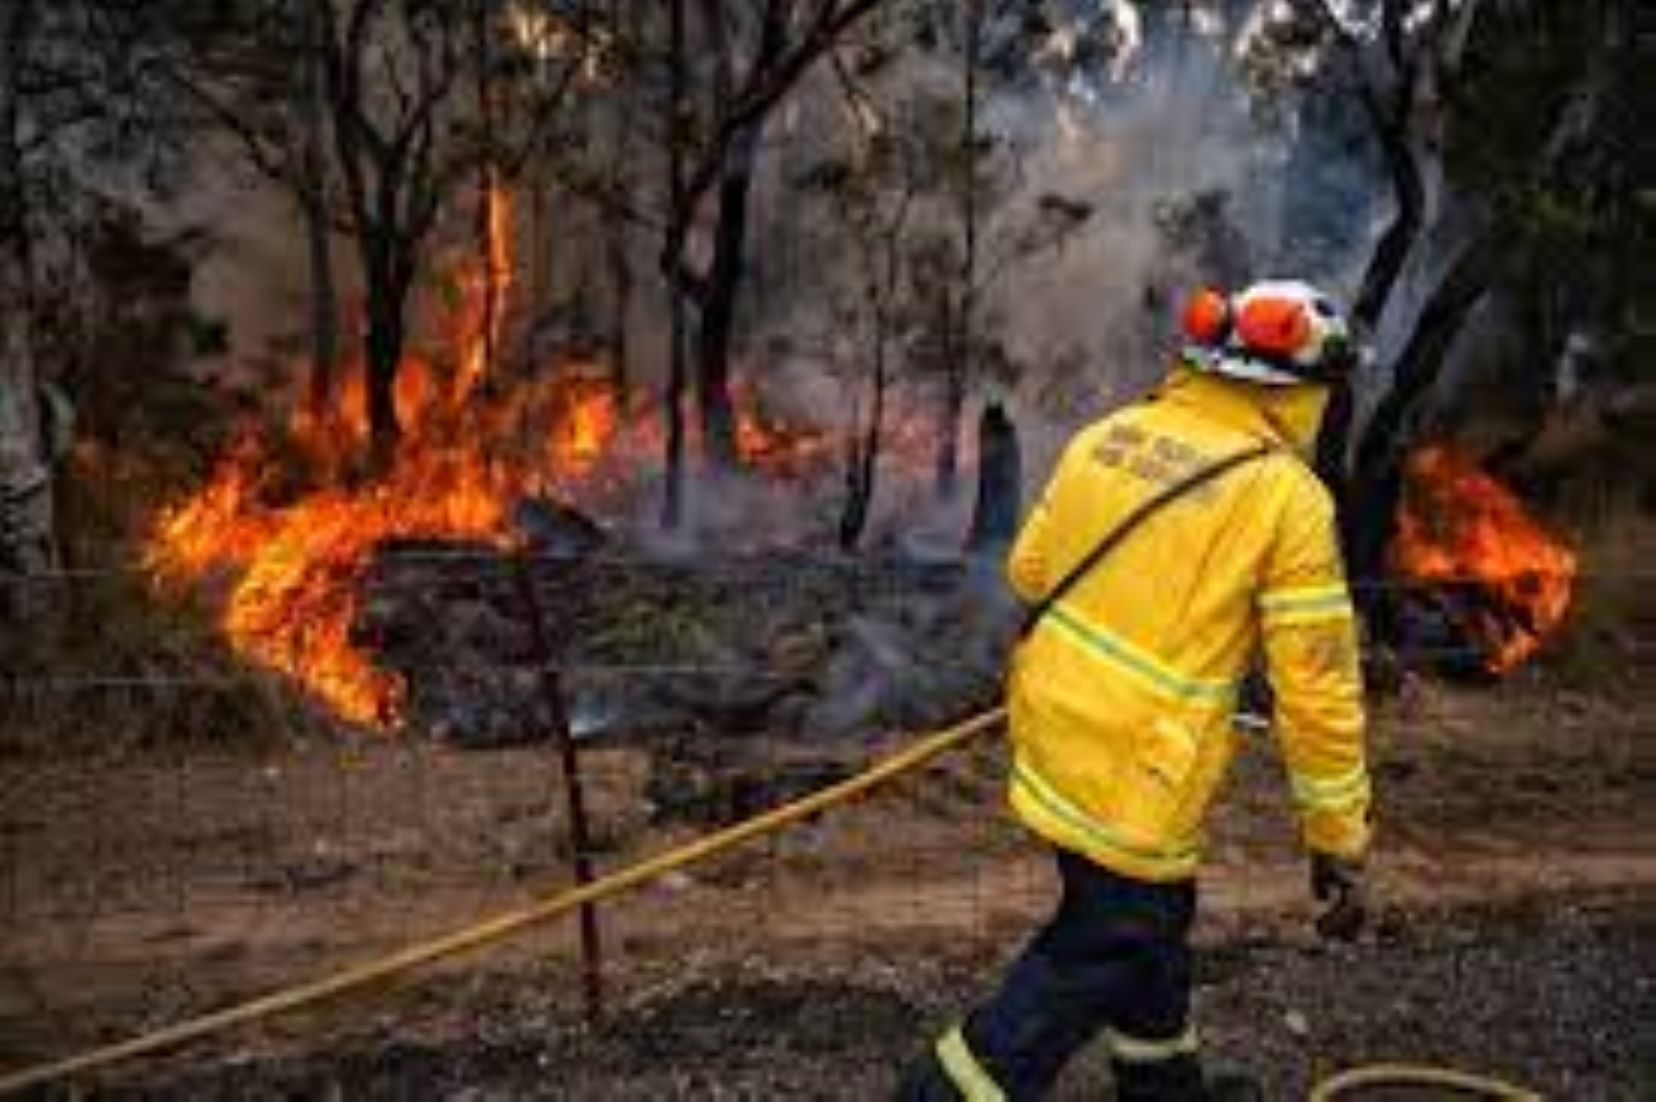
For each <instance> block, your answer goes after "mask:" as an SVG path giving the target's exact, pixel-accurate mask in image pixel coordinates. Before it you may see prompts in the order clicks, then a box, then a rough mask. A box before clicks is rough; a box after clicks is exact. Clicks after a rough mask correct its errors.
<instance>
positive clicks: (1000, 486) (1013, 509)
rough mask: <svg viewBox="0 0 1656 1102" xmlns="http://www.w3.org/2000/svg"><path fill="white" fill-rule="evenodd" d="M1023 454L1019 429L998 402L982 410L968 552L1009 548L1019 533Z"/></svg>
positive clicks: (990, 551) (967, 542) (967, 543)
mask: <svg viewBox="0 0 1656 1102" xmlns="http://www.w3.org/2000/svg"><path fill="white" fill-rule="evenodd" d="M1022 498H1023V452H1022V450H1021V449H1020V448H1019V446H1018V430H1017V427H1016V426H1015V425H1014V424H1013V423H1012V418H1010V417H1008V416H1007V415H1006V410H1005V409H1004V408H1003V407H1002V406H1001V404H1000V403H999V402H990V403H988V404H987V405H985V406H984V407H983V414H982V416H980V417H979V418H978V484H977V501H976V503H975V504H974V506H973V508H972V527H971V530H970V533H969V534H968V536H967V537H966V549H967V550H968V551H971V552H974V553H979V554H981V553H985V552H989V553H993V552H995V551H998V550H1000V549H1004V548H1005V547H1007V546H1010V544H1011V543H1012V540H1013V538H1014V537H1015V536H1016V535H1017V534H1018V516H1019V513H1020V509H1021V507H1022V504H1023V501H1022Z"/></svg>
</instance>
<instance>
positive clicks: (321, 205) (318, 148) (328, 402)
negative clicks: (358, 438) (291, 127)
mask: <svg viewBox="0 0 1656 1102" xmlns="http://www.w3.org/2000/svg"><path fill="white" fill-rule="evenodd" d="M296 7H297V8H298V13H297V14H298V19H299V28H300V34H301V35H302V37H303V41H304V44H305V45H304V49H305V56H304V57H302V58H301V59H300V61H299V71H300V91H299V122H300V126H301V128H302V130H303V133H302V135H301V138H300V142H301V145H300V153H299V181H298V183H299V187H298V192H299V208H300V214H301V216H302V217H303V218H304V222H305V258H306V262H307V265H308V269H309V273H310V287H309V292H310V337H311V371H310V387H309V389H308V395H307V400H308V402H309V405H310V412H311V416H312V418H313V419H315V420H316V421H317V422H318V423H321V422H322V421H324V420H326V419H327V418H329V417H330V416H331V415H332V411H333V391H334V376H335V375H336V374H337V370H338V365H339V292H338V288H337V285H336V283H335V280H334V269H333V251H332V247H331V246H332V235H331V233H330V230H329V226H328V183H327V167H326V165H327V162H326V159H325V154H324V144H323V143H324V140H325V135H324V129H323V128H324V122H323V119H324V112H325V111H326V108H327V105H326V102H325V100H324V97H323V89H322V67H321V50H320V45H319V41H318V37H317V36H318V35H319V34H320V31H321V28H320V26H319V25H318V20H317V18H316V10H315V7H314V6H313V4H312V0H299V2H298V4H297V5H296Z"/></svg>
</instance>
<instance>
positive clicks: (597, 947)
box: [512, 548, 604, 1025]
mask: <svg viewBox="0 0 1656 1102" xmlns="http://www.w3.org/2000/svg"><path fill="white" fill-rule="evenodd" d="M531 561H532V560H531V557H530V556H529V554H528V553H527V552H526V551H525V550H523V549H521V548H520V549H519V550H518V551H517V552H516V553H515V554H514V555H513V556H512V565H513V571H512V573H513V576H514V579H515V581H516V585H517V591H518V599H519V600H520V601H521V602H522V603H523V607H524V610H525V611H526V612H527V613H528V615H529V632H530V643H531V645H532V646H533V648H534V656H535V664H536V667H537V670H536V674H537V681H538V683H539V688H540V693H541V699H542V702H543V703H544V705H545V707H546V713H547V716H548V717H549V718H550V720H551V725H552V731H551V734H552V738H553V741H554V742H555V743H556V746H557V751H558V759H559V764H560V766H561V772H562V774H563V789H564V807H565V810H566V812H567V814H568V817H569V842H570V849H571V851H572V852H571V864H572V865H573V868H574V874H575V883H576V885H577V886H585V885H587V884H590V883H591V882H592V880H593V868H592V845H591V837H592V836H591V832H590V830H589V828H588V823H587V812H586V795H585V789H584V787H583V785H582V783H581V764H580V755H579V754H578V753H577V752H576V749H575V736H574V733H573V732H572V731H571V730H570V728H569V711H568V709H567V708H565V707H564V699H563V685H562V678H561V677H560V675H559V668H558V663H557V659H556V656H555V654H554V648H553V644H552V638H551V635H550V633H549V632H548V631H547V626H546V616H545V614H544V612H543V610H542V608H541V602H540V596H539V594H538V593H537V592H536V591H535V579H534V575H533V573H532V571H531V569H530V564H531ZM580 927H581V990H582V993H583V996H584V999H585V1005H586V1017H587V1023H588V1024H589V1025H597V1024H598V1022H599V1021H600V1020H602V1018H603V1015H604V971H603V949H602V939H601V938H600V936H599V927H598V908H597V905H596V904H592V903H583V904H582V905H581V908H580Z"/></svg>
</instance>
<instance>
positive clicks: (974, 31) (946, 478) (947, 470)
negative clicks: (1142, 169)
mask: <svg viewBox="0 0 1656 1102" xmlns="http://www.w3.org/2000/svg"><path fill="white" fill-rule="evenodd" d="M983 20H984V0H967V4H966V57H965V86H964V88H963V89H962V97H963V102H962V108H963V109H962V112H961V114H962V119H963V121H962V126H961V134H960V145H961V150H960V152H961V168H960V171H961V172H962V174H963V175H962V177H961V181H960V187H961V196H960V222H961V236H962V243H961V257H960V308H959V313H958V315H957V317H956V319H955V320H956V323H957V332H956V333H955V337H954V339H953V340H952V341H950V342H948V343H949V344H952V345H953V346H954V347H953V349H952V353H953V354H952V355H949V356H948V361H947V362H946V363H945V364H944V365H943V368H944V376H943V403H942V409H941V417H942V423H941V425H940V426H939V429H940V431H939V437H938V451H937V496H938V497H939V498H940V499H942V500H945V501H947V500H949V499H951V498H953V497H954V495H955V488H956V486H957V485H958V483H959V479H960V419H961V417H962V415H963V414H964V413H965V411H966V389H967V387H968V385H969V382H970V380H971V377H972V358H973V357H972V342H973V340H974V334H973V332H972V321H973V318H972V311H973V310H974V309H975V308H976V297H977V296H976V294H975V292H976V281H977V244H978V241H977V238H978V208H977V199H978V195H977V140H978V138H977V107H978V61H979V55H980V54H981V52H982V47H983Z"/></svg>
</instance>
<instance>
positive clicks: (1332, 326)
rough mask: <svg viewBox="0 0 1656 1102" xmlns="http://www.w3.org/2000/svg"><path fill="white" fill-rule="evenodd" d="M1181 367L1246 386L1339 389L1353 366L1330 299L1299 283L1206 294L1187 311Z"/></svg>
mask: <svg viewBox="0 0 1656 1102" xmlns="http://www.w3.org/2000/svg"><path fill="white" fill-rule="evenodd" d="M1184 331H1185V338H1186V343H1185V346H1184V360H1185V362H1186V363H1188V364H1189V365H1190V366H1191V367H1194V368H1195V369H1197V370H1198V371H1209V372H1212V373H1213V374H1215V375H1225V376H1228V377H1229V378H1233V379H1242V380H1244V381H1246V382H1250V383H1262V384H1265V385H1267V386H1292V385H1297V384H1302V383H1320V384H1324V385H1326V384H1329V383H1334V382H1338V381H1339V380H1340V379H1342V378H1344V377H1345V376H1346V375H1348V374H1350V373H1351V371H1352V369H1353V368H1355V367H1356V366H1357V362H1358V353H1357V342H1356V341H1355V340H1354V339H1353V337H1352V333H1351V325H1350V323H1348V322H1347V321H1346V319H1345V315H1344V314H1343V313H1341V311H1340V310H1339V308H1338V307H1336V306H1335V305H1334V302H1333V300H1332V299H1330V298H1329V297H1328V296H1327V295H1325V294H1323V293H1322V292H1320V291H1318V290H1317V289H1316V288H1314V287H1312V286H1310V285H1309V284H1306V283H1300V282H1298V281H1297V280H1268V281H1266V282H1263V283H1256V284H1254V285H1253V286H1252V287H1249V288H1248V289H1247V290H1245V291H1243V292H1242V293H1241V294H1238V295H1234V296H1230V297H1226V296H1225V295H1223V294H1221V293H1220V292H1218V291H1214V290H1210V289H1206V288H1204V289H1203V290H1200V291H1197V292H1196V293H1195V294H1194V295H1192V296H1191V298H1190V301H1189V302H1188V303H1187V304H1186V305H1185V311H1184Z"/></svg>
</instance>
